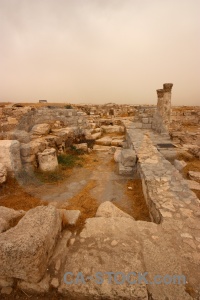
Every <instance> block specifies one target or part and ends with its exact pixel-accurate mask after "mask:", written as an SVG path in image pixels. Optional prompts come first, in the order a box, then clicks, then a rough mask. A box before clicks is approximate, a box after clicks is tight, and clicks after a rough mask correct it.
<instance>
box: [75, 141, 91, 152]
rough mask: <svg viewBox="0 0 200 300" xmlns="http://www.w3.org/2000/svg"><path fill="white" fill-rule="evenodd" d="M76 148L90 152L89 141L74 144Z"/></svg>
mask: <svg viewBox="0 0 200 300" xmlns="http://www.w3.org/2000/svg"><path fill="white" fill-rule="evenodd" d="M73 146H74V147H75V148H76V149H78V150H82V151H83V152H86V153H87V152H88V145H87V143H81V144H74V145H73Z"/></svg>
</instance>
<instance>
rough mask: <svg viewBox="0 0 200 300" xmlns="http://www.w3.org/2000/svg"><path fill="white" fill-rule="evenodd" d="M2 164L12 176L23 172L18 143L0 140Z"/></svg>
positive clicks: (0, 161)
mask: <svg viewBox="0 0 200 300" xmlns="http://www.w3.org/2000/svg"><path fill="white" fill-rule="evenodd" d="M0 163H2V164H3V165H4V166H5V167H6V169H7V171H8V172H9V173H10V174H11V175H14V173H16V172H18V171H20V170H21V167H22V166H21V158H20V143H19V142H18V141H16V140H0Z"/></svg>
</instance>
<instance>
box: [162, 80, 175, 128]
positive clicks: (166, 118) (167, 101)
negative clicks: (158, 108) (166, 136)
mask: <svg viewBox="0 0 200 300" xmlns="http://www.w3.org/2000/svg"><path fill="white" fill-rule="evenodd" d="M172 87H173V83H164V84H163V90H164V95H163V123H164V124H165V126H166V127H167V128H169V124H170V120H171V90H172Z"/></svg>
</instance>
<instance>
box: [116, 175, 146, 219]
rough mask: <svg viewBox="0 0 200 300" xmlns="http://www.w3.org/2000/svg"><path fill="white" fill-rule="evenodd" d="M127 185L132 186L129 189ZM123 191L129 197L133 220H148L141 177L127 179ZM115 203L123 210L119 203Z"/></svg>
mask: <svg viewBox="0 0 200 300" xmlns="http://www.w3.org/2000/svg"><path fill="white" fill-rule="evenodd" d="M128 187H132V190H129V189H128ZM125 193H126V194H127V196H128V197H129V198H130V203H131V207H130V210H131V212H132V213H131V215H132V216H133V218H134V219H135V220H141V221H149V222H150V221H151V219H150V215H149V209H148V206H147V204H146V201H145V198H144V194H143V190H142V181H141V179H134V180H129V181H128V182H127V186H126V191H125ZM115 205H116V206H117V207H118V208H120V209H121V210H123V211H124V208H123V207H122V205H119V204H118V203H115Z"/></svg>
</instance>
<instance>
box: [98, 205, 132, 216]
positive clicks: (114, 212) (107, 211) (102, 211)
mask: <svg viewBox="0 0 200 300" xmlns="http://www.w3.org/2000/svg"><path fill="white" fill-rule="evenodd" d="M96 217H104V218H114V217H124V218H131V219H133V218H132V217H131V216H130V215H129V214H126V213H125V212H123V211H122V210H121V209H119V208H118V207H117V206H115V205H114V204H112V203H111V202H110V201H105V202H104V203H102V204H101V205H99V207H98V209H97V212H96Z"/></svg>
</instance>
